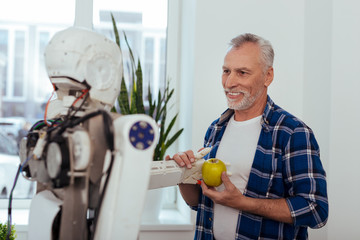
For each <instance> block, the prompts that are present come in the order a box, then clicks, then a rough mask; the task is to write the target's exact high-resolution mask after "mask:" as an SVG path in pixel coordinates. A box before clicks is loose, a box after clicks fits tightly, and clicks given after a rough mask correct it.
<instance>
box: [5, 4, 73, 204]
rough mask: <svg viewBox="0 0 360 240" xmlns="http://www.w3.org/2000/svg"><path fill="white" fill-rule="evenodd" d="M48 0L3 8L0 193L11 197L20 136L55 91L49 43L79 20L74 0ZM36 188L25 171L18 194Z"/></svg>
mask: <svg viewBox="0 0 360 240" xmlns="http://www.w3.org/2000/svg"><path fill="white" fill-rule="evenodd" d="M48 2H49V1H46V0H37V4H34V3H30V2H29V1H26V0H14V1H11V2H9V3H8V4H6V5H4V6H2V7H1V8H0V134H1V135H0V137H1V140H0V142H1V145H2V148H1V149H0V176H1V177H0V178H1V179H0V183H1V185H0V198H8V197H9V194H10V190H11V188H12V185H13V181H14V178H15V174H16V171H17V168H18V164H19V162H20V160H19V157H18V146H19V142H20V139H21V138H22V137H23V136H25V135H26V134H27V130H28V129H29V128H30V127H31V126H32V125H33V124H34V123H35V122H36V121H37V120H39V119H42V118H43V115H44V106H45V104H46V102H47V100H48V98H49V96H50V94H51V91H52V86H51V84H50V81H49V79H48V77H47V75H46V70H45V66H44V59H43V53H44V48H45V46H46V44H47V43H48V41H49V40H50V38H51V37H52V35H53V34H54V33H55V32H57V31H59V30H61V29H64V28H65V27H69V26H71V25H72V23H73V22H74V12H75V11H74V10H75V4H74V2H73V1H72V0H65V1H62V2H59V3H51V4H50V5H49V3H48ZM39 5H42V6H43V7H42V8H39V7H38V6H39ZM19 6H21V7H19ZM44 9H46V11H44ZM14 151H15V152H16V153H15V154H14ZM34 192H35V183H33V182H31V181H28V180H26V179H25V178H23V177H20V178H19V180H18V182H17V185H16V188H15V191H14V193H13V198H14V199H27V198H31V197H32V196H33V194H34Z"/></svg>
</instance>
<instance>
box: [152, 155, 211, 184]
mask: <svg viewBox="0 0 360 240" xmlns="http://www.w3.org/2000/svg"><path fill="white" fill-rule="evenodd" d="M210 150H211V148H204V149H203V150H201V151H200V152H198V153H196V154H195V162H194V163H193V164H192V168H190V169H188V168H184V167H183V168H181V167H179V165H178V164H177V163H176V162H175V161H174V160H168V161H154V162H152V166H151V176H150V183H149V189H154V188H161V187H169V186H175V185H177V184H179V183H189V184H196V183H197V181H198V180H199V179H201V178H202V175H201V168H202V164H203V163H204V159H203V157H205V156H206V155H207V154H208V153H209V152H210Z"/></svg>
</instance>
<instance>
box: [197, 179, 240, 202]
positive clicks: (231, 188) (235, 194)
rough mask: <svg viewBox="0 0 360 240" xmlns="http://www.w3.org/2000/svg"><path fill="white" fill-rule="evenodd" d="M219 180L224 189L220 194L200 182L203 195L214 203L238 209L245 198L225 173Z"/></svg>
mask: <svg viewBox="0 0 360 240" xmlns="http://www.w3.org/2000/svg"><path fill="white" fill-rule="evenodd" d="M221 179H222V181H223V184H224V187H225V189H224V190H223V191H221V192H218V191H216V189H215V188H214V187H209V186H207V185H206V184H205V183H204V181H201V187H202V191H203V194H204V195H205V196H207V197H209V198H211V199H212V200H213V201H214V202H215V203H218V204H221V205H224V206H228V207H232V208H237V209H240V206H239V203H241V202H242V200H245V198H246V197H245V196H244V195H243V194H242V193H241V192H240V190H239V189H237V188H236V187H235V185H234V184H233V183H232V182H231V181H230V179H229V177H228V176H227V174H226V172H222V174H221Z"/></svg>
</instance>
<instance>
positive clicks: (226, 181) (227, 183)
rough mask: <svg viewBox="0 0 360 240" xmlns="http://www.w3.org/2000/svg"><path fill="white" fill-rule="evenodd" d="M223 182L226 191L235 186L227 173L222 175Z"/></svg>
mask: <svg viewBox="0 0 360 240" xmlns="http://www.w3.org/2000/svg"><path fill="white" fill-rule="evenodd" d="M221 180H222V181H223V183H224V186H225V188H226V189H229V188H230V187H232V186H234V184H233V183H232V182H231V181H230V178H229V177H228V175H227V174H226V172H225V171H224V172H222V173H221Z"/></svg>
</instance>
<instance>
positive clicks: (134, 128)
mask: <svg viewBox="0 0 360 240" xmlns="http://www.w3.org/2000/svg"><path fill="white" fill-rule="evenodd" d="M45 62H46V68H47V71H48V75H49V78H50V81H51V83H52V85H53V86H54V90H55V93H56V95H57V98H56V99H54V100H52V101H50V102H49V103H48V105H47V107H46V112H45V117H44V120H42V121H39V122H37V123H36V124H35V125H34V126H33V127H32V128H31V130H30V131H29V134H28V136H27V138H24V139H23V140H22V142H21V148H20V159H21V165H22V169H23V171H24V172H25V173H26V176H27V178H29V179H30V180H33V181H36V182H37V194H36V195H35V196H34V198H33V200H32V203H31V208H30V218H29V235H28V236H29V239H30V240H31V239H37V240H38V239H66V240H71V239H73V240H75V239H76V240H82V239H84V240H85V239H124V240H132V239H134V240H135V239H137V237H138V232H139V226H140V220H141V215H142V210H143V206H144V201H145V196H146V192H147V190H148V189H152V188H159V187H166V186H171V185H176V184H178V183H180V182H185V183H196V181H197V179H200V178H201V171H200V169H201V165H202V162H203V161H204V160H203V159H201V158H202V157H204V156H205V155H206V154H207V153H208V152H209V149H205V150H204V151H202V152H200V153H198V155H197V156H196V157H197V158H198V159H201V160H199V161H196V162H195V163H194V167H193V168H192V169H191V170H184V169H183V168H179V167H178V166H177V164H176V163H175V162H174V161H160V162H153V161H152V155H153V151H154V148H155V145H156V143H157V140H158V127H157V124H156V123H155V122H154V120H153V119H152V118H150V117H149V116H146V115H127V116H121V115H120V114H114V113H110V111H109V110H110V109H111V107H112V106H113V103H114V102H115V99H116V97H117V96H118V94H119V87H120V78H121V75H122V72H121V64H122V63H121V53H120V50H119V48H118V46H117V45H116V44H115V43H114V42H113V41H111V40H109V39H107V38H106V37H104V36H103V35H100V34H98V33H95V32H93V31H90V30H87V29H82V28H76V27H71V28H68V29H66V30H63V31H61V32H59V33H57V34H56V35H55V36H54V37H53V38H52V40H51V41H50V42H49V44H48V46H47V47H46V50H45Z"/></svg>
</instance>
